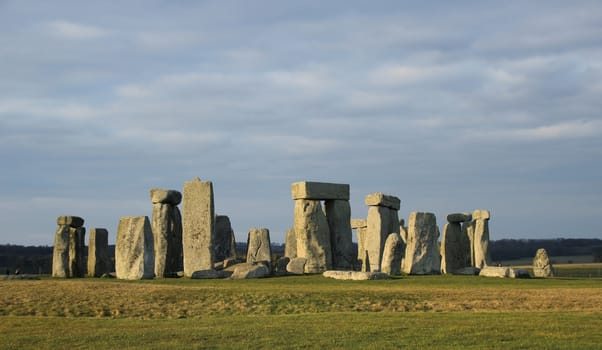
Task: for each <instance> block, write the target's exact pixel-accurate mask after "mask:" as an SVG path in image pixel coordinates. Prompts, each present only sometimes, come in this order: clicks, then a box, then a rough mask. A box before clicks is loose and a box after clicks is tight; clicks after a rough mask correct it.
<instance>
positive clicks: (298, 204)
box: [295, 199, 332, 273]
mask: <svg viewBox="0 0 602 350" xmlns="http://www.w3.org/2000/svg"><path fill="white" fill-rule="evenodd" d="M295 237H296V238H297V257H299V258H305V259H306V260H307V261H306V263H305V273H321V272H324V271H326V270H329V269H331V268H332V250H331V244H330V231H329V228H328V221H327V219H326V215H324V211H323V209H322V205H321V203H320V201H317V200H309V199H297V200H295Z"/></svg>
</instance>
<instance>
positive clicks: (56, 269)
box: [52, 225, 71, 278]
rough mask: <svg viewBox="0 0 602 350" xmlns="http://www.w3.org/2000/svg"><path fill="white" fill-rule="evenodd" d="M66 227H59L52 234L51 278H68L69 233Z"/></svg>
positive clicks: (69, 228)
mask: <svg viewBox="0 0 602 350" xmlns="http://www.w3.org/2000/svg"><path fill="white" fill-rule="evenodd" d="M70 230H71V227H69V226H68V225H59V227H58V228H57V230H56V233H55V234H54V248H53V253H52V277H62V278H65V277H69V231H70Z"/></svg>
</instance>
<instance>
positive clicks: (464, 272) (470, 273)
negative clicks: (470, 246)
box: [452, 266, 481, 276]
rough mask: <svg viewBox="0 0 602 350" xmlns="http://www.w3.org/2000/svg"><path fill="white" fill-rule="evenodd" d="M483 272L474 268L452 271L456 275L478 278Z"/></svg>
mask: <svg viewBox="0 0 602 350" xmlns="http://www.w3.org/2000/svg"><path fill="white" fill-rule="evenodd" d="M479 272H481V269H479V268H476V267H474V266H468V267H463V268H461V269H457V270H454V271H452V274H454V275H466V276H476V275H478V274H479Z"/></svg>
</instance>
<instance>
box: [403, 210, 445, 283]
mask: <svg viewBox="0 0 602 350" xmlns="http://www.w3.org/2000/svg"><path fill="white" fill-rule="evenodd" d="M438 238H439V228H438V227H437V219H436V218H435V214H433V213H423V212H411V213H410V218H409V220H408V238H407V245H406V254H405V258H404V261H403V267H402V269H403V272H404V273H407V274H413V275H429V274H438V273H440V269H441V261H440V256H439V244H438V241H437V240H438Z"/></svg>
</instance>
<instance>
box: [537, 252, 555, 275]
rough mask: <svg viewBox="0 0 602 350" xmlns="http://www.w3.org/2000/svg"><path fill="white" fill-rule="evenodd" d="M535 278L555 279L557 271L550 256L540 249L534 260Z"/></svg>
mask: <svg viewBox="0 0 602 350" xmlns="http://www.w3.org/2000/svg"><path fill="white" fill-rule="evenodd" d="M533 276H535V277H555V276H556V271H555V270H554V266H553V265H552V262H551V261H550V257H549V256H548V252H547V251H546V250H545V249H543V248H540V249H538V250H537V252H536V253H535V258H534V259H533Z"/></svg>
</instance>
